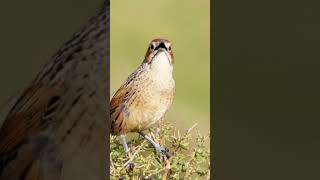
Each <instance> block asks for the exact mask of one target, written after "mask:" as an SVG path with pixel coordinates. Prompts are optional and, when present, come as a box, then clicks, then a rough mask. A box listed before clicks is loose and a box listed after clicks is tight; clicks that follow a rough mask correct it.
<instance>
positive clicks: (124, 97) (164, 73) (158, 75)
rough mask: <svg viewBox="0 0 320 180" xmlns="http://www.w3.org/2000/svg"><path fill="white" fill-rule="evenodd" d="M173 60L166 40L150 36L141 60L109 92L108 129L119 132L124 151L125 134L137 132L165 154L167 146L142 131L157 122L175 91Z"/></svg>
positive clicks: (126, 150)
mask: <svg viewBox="0 0 320 180" xmlns="http://www.w3.org/2000/svg"><path fill="white" fill-rule="evenodd" d="M173 60H174V58H173V52H172V47H171V42H170V41H168V40H166V39H154V40H152V41H151V43H150V45H149V47H148V49H147V52H146V54H145V58H144V60H143V62H142V64H141V65H140V66H139V67H138V68H137V69H136V70H135V71H134V72H133V73H132V74H131V75H130V76H129V77H128V78H127V80H126V81H125V82H124V83H123V84H122V85H121V87H120V88H119V89H118V90H117V91H116V93H115V94H114V95H113V97H112V99H111V102H110V115H111V132H112V134H114V135H120V138H121V142H122V144H123V146H124V150H125V152H126V153H128V152H129V149H128V146H127V143H126V139H125V134H127V133H129V132H138V133H139V134H140V135H141V136H143V137H144V138H145V139H146V140H148V141H149V142H150V143H151V144H152V145H153V147H154V148H155V150H156V152H158V153H159V154H160V155H161V156H166V157H167V158H168V156H169V153H168V152H167V150H166V149H165V148H163V147H161V146H160V145H159V144H158V143H156V142H155V141H154V140H153V139H152V138H151V137H149V136H146V135H145V134H144V133H143V132H142V131H144V130H147V129H148V128H150V127H151V126H152V125H154V124H155V123H159V121H160V120H161V119H162V118H163V117H164V115H165V114H166V112H167V111H168V109H169V107H170V106H171V104H172V101H173V98H174V94H175V81H174V79H173V76H172V71H173Z"/></svg>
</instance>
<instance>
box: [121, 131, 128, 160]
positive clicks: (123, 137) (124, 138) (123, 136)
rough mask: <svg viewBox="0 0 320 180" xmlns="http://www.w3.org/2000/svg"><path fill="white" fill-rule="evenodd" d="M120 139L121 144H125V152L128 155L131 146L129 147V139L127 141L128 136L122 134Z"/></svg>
mask: <svg viewBox="0 0 320 180" xmlns="http://www.w3.org/2000/svg"><path fill="white" fill-rule="evenodd" d="M120 139H121V144H122V146H123V149H124V152H125V153H126V155H127V156H128V153H129V148H128V144H127V141H126V136H125V135H123V134H121V135H120Z"/></svg>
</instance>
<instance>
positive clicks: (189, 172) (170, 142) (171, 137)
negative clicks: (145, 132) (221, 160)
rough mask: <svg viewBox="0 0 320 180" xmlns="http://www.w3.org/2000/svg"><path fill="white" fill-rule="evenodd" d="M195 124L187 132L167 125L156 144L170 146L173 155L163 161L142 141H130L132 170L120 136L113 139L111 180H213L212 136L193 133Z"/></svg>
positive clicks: (111, 144)
mask: <svg viewBox="0 0 320 180" xmlns="http://www.w3.org/2000/svg"><path fill="white" fill-rule="evenodd" d="M194 127H195V125H194V126H192V127H191V128H190V129H188V130H187V131H185V132H184V133H180V131H179V130H176V129H173V126H172V125H170V124H163V125H162V126H161V130H160V131H159V134H158V136H157V137H154V135H153V133H152V132H151V131H150V134H149V135H152V136H153V137H154V139H155V140H156V141H158V142H159V143H160V144H161V145H162V146H164V147H167V148H168V149H169V152H170V154H171V157H170V158H169V159H168V160H164V161H162V160H161V159H160V156H159V155H158V154H157V153H155V151H154V149H153V147H152V146H151V145H150V144H149V143H148V142H147V141H146V140H144V139H142V138H140V137H139V138H134V139H133V140H131V141H130V142H128V146H129V149H130V159H131V162H132V163H133V164H134V166H133V168H128V166H127V165H128V158H127V157H126V155H125V152H124V150H123V147H122V144H121V143H120V141H119V137H117V136H110V163H111V165H110V178H111V179H162V180H164V179H209V177H210V149H209V147H208V146H206V143H208V141H209V133H208V135H206V136H204V135H202V134H200V133H199V132H197V133H192V129H194Z"/></svg>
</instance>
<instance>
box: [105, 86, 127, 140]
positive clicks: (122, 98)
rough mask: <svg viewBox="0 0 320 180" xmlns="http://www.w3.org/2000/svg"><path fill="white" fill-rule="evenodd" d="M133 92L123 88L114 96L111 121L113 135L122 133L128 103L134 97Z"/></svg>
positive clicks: (111, 103)
mask: <svg viewBox="0 0 320 180" xmlns="http://www.w3.org/2000/svg"><path fill="white" fill-rule="evenodd" d="M132 92H133V91H130V88H128V87H125V86H121V87H120V89H119V90H118V91H117V92H116V93H115V94H114V95H113V97H112V99H111V102H110V119H111V133H112V134H119V133H121V131H122V126H121V125H122V123H123V120H124V113H125V110H126V108H127V107H126V101H127V100H128V98H129V97H130V96H131V95H132Z"/></svg>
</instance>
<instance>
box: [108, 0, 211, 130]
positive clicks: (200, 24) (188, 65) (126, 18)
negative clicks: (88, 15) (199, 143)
mask: <svg viewBox="0 0 320 180" xmlns="http://www.w3.org/2000/svg"><path fill="white" fill-rule="evenodd" d="M209 4H210V1H209V0H199V1H195V0H185V1H183V2H182V1H172V0H162V1H150V0H139V1H116V0H111V12H110V14H111V22H110V29H111V32H110V38H111V42H110V45H111V55H110V58H111V63H110V68H111V72H110V74H111V75H110V83H111V91H110V92H111V95H112V94H113V93H114V92H115V91H116V90H117V89H118V88H119V87H120V85H121V84H122V83H123V82H124V81H125V79H126V78H127V77H128V76H129V75H130V74H131V73H132V72H133V71H134V70H135V69H136V68H137V67H138V66H139V65H140V64H141V62H142V60H143V58H144V55H145V51H146V50H147V47H148V45H149V42H150V41H151V40H152V39H154V38H158V37H161V38H166V39H169V40H170V41H171V42H172V44H173V52H174V56H175V63H174V78H175V80H176V97H175V100H174V103H173V106H172V108H171V109H170V111H169V112H168V114H167V116H166V117H165V122H170V123H174V124H176V126H177V127H180V128H181V130H184V129H186V128H189V127H191V126H192V125H193V124H194V123H198V128H199V130H201V131H202V132H203V133H207V132H209V130H210V126H209V125H210V22H209V21H210V7H209Z"/></svg>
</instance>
